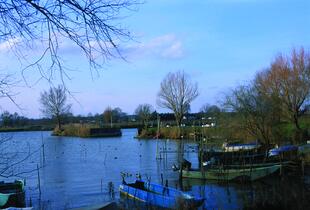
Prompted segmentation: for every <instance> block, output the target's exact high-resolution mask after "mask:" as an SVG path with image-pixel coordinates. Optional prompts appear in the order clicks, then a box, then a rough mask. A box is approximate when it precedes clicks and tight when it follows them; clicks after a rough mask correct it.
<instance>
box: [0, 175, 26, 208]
mask: <svg viewBox="0 0 310 210" xmlns="http://www.w3.org/2000/svg"><path fill="white" fill-rule="evenodd" d="M7 207H25V190H24V182H23V181H21V180H16V181H14V182H10V183H5V182H3V181H1V182H0V208H1V209H2V208H7Z"/></svg>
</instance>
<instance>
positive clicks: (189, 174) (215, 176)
mask: <svg viewBox="0 0 310 210" xmlns="http://www.w3.org/2000/svg"><path fill="white" fill-rule="evenodd" d="M281 167H282V165H281V164H276V165H269V166H262V167H247V168H245V167H241V168H223V167H217V168H208V169H204V170H198V169H196V170H195V169H189V170H182V177H184V178H193V179H208V180H222V181H230V180H236V179H246V180H250V181H254V180H257V179H261V178H263V177H266V176H268V175H271V174H273V173H275V172H277V171H278V170H280V168H281Z"/></svg>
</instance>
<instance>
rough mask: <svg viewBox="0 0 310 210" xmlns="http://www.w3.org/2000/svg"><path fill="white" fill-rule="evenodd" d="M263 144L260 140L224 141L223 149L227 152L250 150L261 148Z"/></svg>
mask: <svg viewBox="0 0 310 210" xmlns="http://www.w3.org/2000/svg"><path fill="white" fill-rule="evenodd" d="M261 146H262V145H261V144H260V143H259V142H251V143H244V144H241V143H224V144H223V149H224V151H225V152H238V151H248V150H254V149H258V148H260V147H261Z"/></svg>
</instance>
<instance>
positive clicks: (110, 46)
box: [0, 0, 141, 80]
mask: <svg viewBox="0 0 310 210" xmlns="http://www.w3.org/2000/svg"><path fill="white" fill-rule="evenodd" d="M140 3H141V2H140V1H139V0H117V1H113V0H81V1H77V0H40V1H39V0H11V1H7V0H0V42H2V43H6V45H7V46H9V48H13V47H15V46H18V47H16V48H14V49H15V51H14V52H15V54H16V55H17V56H18V59H21V60H23V59H26V54H25V53H23V50H25V49H26V50H27V51H28V52H29V50H32V53H31V54H32V57H34V56H35V55H36V54H37V53H34V52H37V51H38V50H39V49H38V47H37V46H40V47H39V48H40V52H41V53H39V55H38V56H37V58H36V59H34V60H31V59H30V60H27V59H26V60H25V61H26V62H27V63H29V62H30V64H27V65H26V68H25V69H28V68H29V67H37V69H38V70H39V71H40V73H41V75H42V77H44V78H46V79H48V80H51V79H52V77H53V76H54V75H55V73H56V71H58V73H59V74H60V77H61V78H62V79H63V78H64V77H66V76H68V75H67V74H66V71H64V70H65V68H64V61H63V60H62V59H61V56H60V54H59V53H60V51H61V47H62V43H63V42H69V43H70V44H72V45H73V46H77V47H78V48H79V49H80V50H82V52H83V53H84V54H85V56H86V58H87V59H88V61H89V64H90V66H91V68H97V67H100V63H99V62H98V60H99V58H101V59H100V60H102V61H103V62H105V61H106V60H107V59H109V58H110V57H113V56H117V55H120V53H119V44H120V43H121V42H122V41H126V40H128V39H130V38H131V35H130V33H129V32H128V31H127V30H125V29H124V27H122V25H121V24H120V23H118V22H117V20H118V19H121V18H122V17H125V16H127V15H128V14H129V13H128V12H130V11H134V10H136V9H137V6H138V5H139V4H140ZM122 12H125V13H122ZM48 63H49V68H46V67H44V68H43V66H42V64H44V65H46V64H48Z"/></svg>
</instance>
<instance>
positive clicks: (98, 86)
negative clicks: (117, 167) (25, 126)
mask: <svg viewBox="0 0 310 210" xmlns="http://www.w3.org/2000/svg"><path fill="white" fill-rule="evenodd" d="M121 23H122V25H123V26H125V27H126V28H128V29H129V30H130V31H131V32H132V34H133V35H134V37H135V38H134V41H132V42H125V43H122V45H121V51H122V52H123V55H124V56H125V57H126V58H127V62H126V61H123V60H121V59H114V60H111V61H110V62H108V63H107V64H106V65H105V66H104V68H103V69H101V70H99V73H98V74H97V73H94V74H93V76H92V74H91V73H90V71H89V67H88V63H87V61H86V60H85V59H83V58H82V57H81V55H80V53H79V51H77V50H74V51H72V50H71V51H69V52H68V53H65V55H64V59H65V60H67V63H68V65H69V66H70V67H71V68H72V69H74V71H72V72H69V74H70V76H71V78H72V79H71V80H70V81H67V85H68V87H69V88H70V90H71V91H72V92H73V93H74V97H75V99H72V98H71V99H70V101H71V103H72V104H73V112H74V114H87V113H89V112H91V113H102V112H103V111H104V109H105V108H106V107H107V106H112V107H120V108H121V109H122V110H123V111H125V112H127V113H129V114H131V113H133V111H134V109H135V108H136V107H137V106H138V105H139V104H141V103H149V104H152V105H153V106H154V107H155V108H156V109H157V110H159V111H167V110H162V109H159V107H158V106H157V105H156V95H157V93H158V91H159V86H160V82H161V81H162V79H163V78H164V77H165V75H166V74H167V73H169V72H174V71H177V70H184V71H185V72H186V73H187V74H189V75H190V76H191V80H192V81H194V82H197V83H198V86H199V92H200V95H199V97H198V98H197V99H196V100H195V101H194V102H193V103H192V106H191V107H192V108H191V109H192V111H193V112H196V111H198V110H199V109H200V107H201V106H202V105H203V104H205V103H209V104H216V103H217V102H218V101H219V100H220V99H221V97H222V95H223V93H225V92H227V91H228V90H229V89H230V88H233V87H235V86H236V85H238V84H240V83H244V82H246V81H248V80H250V79H251V78H252V77H253V75H254V74H255V73H256V72H257V71H259V70H261V69H263V68H265V67H267V66H268V65H269V63H270V62H271V61H272V59H273V58H274V56H275V55H277V53H280V52H283V53H288V52H289V51H290V50H291V49H292V48H293V47H300V46H304V47H305V48H306V49H310V1H308V0H290V1H289V0H200V1H199V0H191V1H189V0H148V1H146V2H145V3H144V4H143V5H141V6H139V10H138V11H137V12H134V13H130V15H129V16H128V17H126V18H125V19H123V20H122V21H121ZM2 47H3V43H1V44H0V56H1V57H0V70H1V71H2V72H3V73H5V72H14V75H15V76H16V77H17V78H20V76H21V75H20V68H21V66H20V65H19V64H17V62H16V61H15V60H16V58H14V56H13V55H11V54H10V53H7V52H4V51H3V50H2ZM29 57H31V53H30V54H29ZM12 69H14V70H12ZM33 71H35V70H33ZM34 74H35V73H33V72H31V73H30V74H28V79H30V80H31V79H32V77H33V75H34ZM48 87H49V85H48V84H47V83H46V82H45V81H40V82H39V83H38V84H36V85H34V86H32V87H26V86H25V85H23V84H21V85H20V87H17V88H16V90H15V92H17V93H18V95H16V96H15V98H16V101H17V103H18V104H19V105H20V106H21V107H22V108H23V110H19V109H18V108H16V106H15V105H13V104H12V103H10V102H9V101H8V100H7V99H1V102H0V103H1V109H2V111H3V110H9V111H11V112H13V111H17V112H19V113H21V114H24V115H26V116H28V117H41V116H42V115H41V114H40V111H39V106H40V105H39V102H38V99H39V96H40V92H41V91H42V90H44V89H47V88H48Z"/></svg>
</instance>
